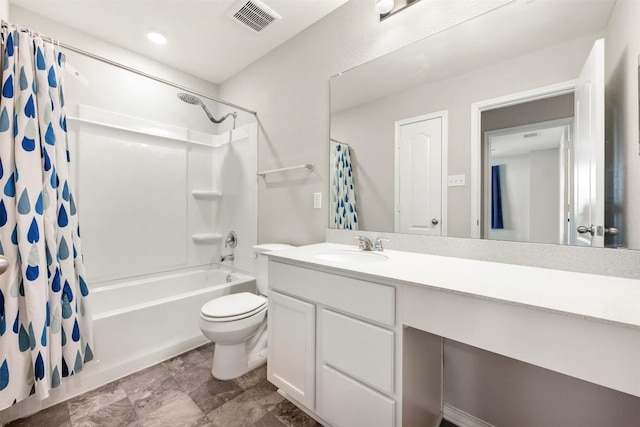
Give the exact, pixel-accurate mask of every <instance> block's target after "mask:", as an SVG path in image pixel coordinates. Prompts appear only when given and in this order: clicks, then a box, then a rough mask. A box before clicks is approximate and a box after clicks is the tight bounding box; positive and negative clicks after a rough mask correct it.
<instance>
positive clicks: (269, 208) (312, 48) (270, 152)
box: [220, 0, 510, 244]
mask: <svg viewBox="0 0 640 427" xmlns="http://www.w3.org/2000/svg"><path fill="white" fill-rule="evenodd" d="M508 2H510V0H486V1H481V2H478V1H474V2H470V1H461V0H455V1H451V0H446V1H445V0H423V1H421V2H419V3H417V4H415V5H413V6H411V8H410V9H408V10H407V11H406V12H405V13H401V14H399V15H396V16H393V17H391V18H389V19H387V20H385V21H384V22H379V20H378V15H377V14H376V13H375V11H374V9H373V5H372V1H370V0H351V1H349V2H347V3H346V4H344V5H343V6H342V7H340V8H338V9H336V10H335V11H334V12H333V13H331V14H330V15H328V16H327V17H325V18H324V19H322V20H321V21H319V22H317V23H316V24H314V25H312V26H311V27H309V28H307V29H306V30H305V31H303V32H301V33H300V34H298V35H297V36H295V37H294V38H293V39H291V40H289V41H288V42H286V43H284V44H282V45H281V46H279V47H278V48H276V49H274V50H273V51H271V52H270V53H268V54H267V55H265V56H263V57H262V58H260V59H259V60H257V61H256V62H254V63H253V64H251V65H250V66H249V67H247V68H245V69H244V70H242V71H241V72H239V73H238V74H237V75H235V76H234V77H233V78H231V79H229V80H228V81H227V82H225V83H224V84H223V85H221V86H220V96H221V97H222V98H223V99H227V100H229V101H231V102H234V103H237V104H240V105H247V106H248V107H250V108H252V109H255V110H257V111H258V114H259V123H260V142H259V166H258V168H259V169H271V168H279V167H285V166H293V165H298V164H302V163H314V164H315V165H316V172H314V173H313V174H311V175H309V176H308V175H306V174H305V173H302V174H296V175H291V176H289V177H287V178H286V179H279V178H276V177H274V178H273V180H271V181H270V180H265V181H261V182H260V183H259V185H260V187H259V216H258V218H259V240H260V241H261V242H267V241H281V242H286V243H294V244H305V243H311V242H318V241H322V240H324V229H325V228H326V227H327V225H328V218H329V217H328V209H327V207H326V201H327V198H328V185H329V166H328V164H329V77H330V76H332V75H335V74H337V73H339V72H341V71H344V70H347V69H349V68H351V67H353V66H355V65H358V64H361V63H363V62H365V61H367V60H370V59H373V58H375V57H377V56H380V55H382V54H385V53H387V52H390V51H392V50H395V49H396V48H398V47H400V46H404V45H405V44H407V43H410V42H412V41H415V40H418V39H420V38H423V37H425V36H427V35H430V34H433V33H435V32H437V31H440V30H442V29H444V28H447V27H449V26H451V25H453V24H455V23H458V22H462V21H464V20H466V19H468V18H470V17H472V16H476V15H478V14H480V13H482V12H483V11H486V10H489V9H491V8H494V7H496V6H498V5H501V4H505V3H508ZM372 173H373V172H372ZM276 180H277V182H274V181H276ZM314 192H322V193H323V195H324V204H323V207H322V209H319V210H314V209H313V193H314Z"/></svg>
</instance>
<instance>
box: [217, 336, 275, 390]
mask: <svg viewBox="0 0 640 427" xmlns="http://www.w3.org/2000/svg"><path fill="white" fill-rule="evenodd" d="M233 347H240V348H239V349H238V348H233ZM265 363H267V349H266V348H265V349H264V350H262V351H258V352H256V353H254V354H251V355H249V357H247V354H246V351H245V343H240V344H233V345H223V344H216V347H215V356H214V358H213V367H212V368H211V375H213V377H214V378H216V379H218V380H223V381H227V380H233V379H235V378H238V377H241V376H243V375H244V374H246V373H247V372H249V371H251V370H253V369H255V368H257V367H259V366H261V365H263V364H265Z"/></svg>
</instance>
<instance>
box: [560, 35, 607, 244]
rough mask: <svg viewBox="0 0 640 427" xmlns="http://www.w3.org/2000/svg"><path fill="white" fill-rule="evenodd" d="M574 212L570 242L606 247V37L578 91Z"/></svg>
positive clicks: (595, 48)
mask: <svg viewBox="0 0 640 427" xmlns="http://www.w3.org/2000/svg"><path fill="white" fill-rule="evenodd" d="M575 112H576V127H575V129H576V132H575V139H576V143H575V147H574V149H573V153H572V154H573V164H574V172H573V211H572V218H573V221H572V226H571V228H570V236H569V237H570V240H569V242H570V244H572V245H578V246H597V247H603V246H604V233H605V230H606V228H605V224H604V197H603V195H604V132H605V130H604V40H598V41H597V42H596V43H595V44H594V45H593V48H592V49H591V53H590V54H589V57H588V58H587V61H586V62H585V64H584V67H583V68H582V72H581V73H580V77H579V78H578V82H577V84H576V91H575Z"/></svg>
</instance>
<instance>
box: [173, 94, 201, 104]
mask: <svg viewBox="0 0 640 427" xmlns="http://www.w3.org/2000/svg"><path fill="white" fill-rule="evenodd" d="M178 99H180V101H182V102H186V103H187V104H191V105H198V104H200V105H203V104H202V101H201V100H200V98H198V97H197V96H193V95H189V94H188V93H179V94H178Z"/></svg>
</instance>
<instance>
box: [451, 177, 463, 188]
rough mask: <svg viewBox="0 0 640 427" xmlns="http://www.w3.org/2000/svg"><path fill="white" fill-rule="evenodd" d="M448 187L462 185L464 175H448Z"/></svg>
mask: <svg viewBox="0 0 640 427" xmlns="http://www.w3.org/2000/svg"><path fill="white" fill-rule="evenodd" d="M448 186H449V187H464V186H465V183H464V175H449V180H448Z"/></svg>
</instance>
